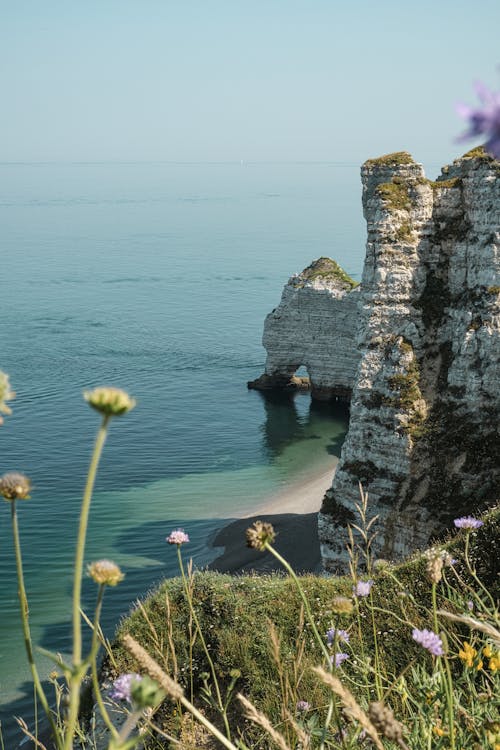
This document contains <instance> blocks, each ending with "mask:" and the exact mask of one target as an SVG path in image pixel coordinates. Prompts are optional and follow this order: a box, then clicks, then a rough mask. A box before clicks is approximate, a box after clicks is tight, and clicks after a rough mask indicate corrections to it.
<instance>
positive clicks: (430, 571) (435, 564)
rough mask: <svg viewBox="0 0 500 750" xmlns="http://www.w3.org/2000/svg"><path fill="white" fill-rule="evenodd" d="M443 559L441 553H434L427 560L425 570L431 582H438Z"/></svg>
mask: <svg viewBox="0 0 500 750" xmlns="http://www.w3.org/2000/svg"><path fill="white" fill-rule="evenodd" d="M443 564H444V560H443V557H442V555H441V554H434V555H431V556H430V557H429V559H428V560H427V565H426V571H427V575H428V577H429V580H430V582H431V583H439V581H440V580H441V578H442V577H443Z"/></svg>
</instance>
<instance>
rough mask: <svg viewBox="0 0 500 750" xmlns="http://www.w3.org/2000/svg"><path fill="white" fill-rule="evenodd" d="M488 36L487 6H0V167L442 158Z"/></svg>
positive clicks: (86, 0) (488, 54)
mask: <svg viewBox="0 0 500 750" xmlns="http://www.w3.org/2000/svg"><path fill="white" fill-rule="evenodd" d="M499 29H500V2H498V0H476V2H474V3H472V2H470V1H469V2H465V1H464V0H432V1H430V0H418V2H411V3H410V2H405V0H398V1H395V0H378V1H377V2H375V1H374V0H351V1H350V2H347V1H346V0H343V1H342V2H340V1H337V0H133V1H132V0H44V1H43V2H42V0H15V1H14V0H0V91H1V92H2V93H1V100H2V104H3V107H2V109H3V115H2V117H1V121H0V162H17V161H21V162H31V161H35V162H36V161H41V162H46V161H63V162H65V161H70V162H71V161H194V162H198V161H208V162H211V161H216V162H218V161H240V160H243V161H347V162H359V163H362V162H363V161H364V160H365V159H367V158H370V157H374V156H379V155H381V154H385V153H388V152H392V151H399V150H408V151H410V152H411V153H412V155H413V156H414V158H415V159H416V160H417V161H421V162H427V163H432V164H444V163H446V162H449V161H450V160H451V159H453V158H456V157H457V156H458V155H460V154H461V153H463V152H464V151H465V150H467V145H465V146H464V145H463V144H457V143H456V142H455V141H454V138H455V136H457V135H458V134H459V133H460V132H463V130H464V129H465V128H464V124H463V122H462V121H461V120H460V118H459V117H458V116H457V114H456V112H455V105H456V103H457V102H458V101H464V102H466V103H468V104H475V103H476V101H477V99H476V95H475V92H474V89H473V84H474V81H476V80H482V81H483V82H484V83H486V84H487V85H488V86H490V87H491V88H495V89H497V90H498V89H499V88H500V69H499V67H498V66H499V63H500V44H499ZM472 145H475V144H471V147H472Z"/></svg>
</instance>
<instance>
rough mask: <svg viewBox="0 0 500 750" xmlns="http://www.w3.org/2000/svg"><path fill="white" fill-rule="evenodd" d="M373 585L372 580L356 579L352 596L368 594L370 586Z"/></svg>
mask: <svg viewBox="0 0 500 750" xmlns="http://www.w3.org/2000/svg"><path fill="white" fill-rule="evenodd" d="M372 586H373V581H371V580H370V581H358V582H357V584H356V586H355V587H354V596H368V594H369V593H370V590H371V587H372Z"/></svg>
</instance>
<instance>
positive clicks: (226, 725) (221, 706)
mask: <svg viewBox="0 0 500 750" xmlns="http://www.w3.org/2000/svg"><path fill="white" fill-rule="evenodd" d="M177 558H178V560H179V568H180V571H181V576H182V582H183V584H184V590H185V592H186V597H187V600H188V604H189V611H190V612H191V614H192V617H193V621H194V624H195V625H196V629H197V631H198V634H199V636H200V640H201V644H202V646H203V650H204V652H205V656H206V657H207V661H208V663H209V665H210V671H211V673H212V679H213V681H214V687H215V692H216V694H217V703H218V704H219V711H220V713H221V716H222V719H223V721H224V728H225V730H226V736H227V738H228V739H229V740H230V739H231V728H230V726H229V721H228V719H227V712H226V710H225V707H224V703H223V701H222V696H221V693H220V689H219V681H218V679H217V674H216V672H215V665H214V662H213V659H212V657H211V655H210V651H209V650H208V646H207V643H206V641H205V637H204V635H203V632H202V629H201V626H200V621H199V620H198V615H197V614H196V610H195V608H194V604H193V597H192V596H191V592H190V590H189V586H188V581H187V578H186V573H185V571H184V564H183V562H182V555H181V545H180V544H178V545H177Z"/></svg>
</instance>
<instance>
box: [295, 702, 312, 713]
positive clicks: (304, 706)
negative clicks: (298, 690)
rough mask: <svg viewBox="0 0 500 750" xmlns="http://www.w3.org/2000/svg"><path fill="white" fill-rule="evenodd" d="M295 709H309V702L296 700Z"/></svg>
mask: <svg viewBox="0 0 500 750" xmlns="http://www.w3.org/2000/svg"><path fill="white" fill-rule="evenodd" d="M296 708H297V711H309V709H310V708H311V704H310V703H308V702H307V701H297V706H296Z"/></svg>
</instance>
